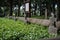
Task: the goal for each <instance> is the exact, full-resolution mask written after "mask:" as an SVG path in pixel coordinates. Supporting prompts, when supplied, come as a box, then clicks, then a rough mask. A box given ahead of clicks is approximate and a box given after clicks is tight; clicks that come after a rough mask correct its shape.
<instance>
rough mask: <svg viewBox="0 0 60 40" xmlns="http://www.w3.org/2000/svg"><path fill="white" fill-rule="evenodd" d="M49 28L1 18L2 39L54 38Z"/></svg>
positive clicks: (36, 39)
mask: <svg viewBox="0 0 60 40" xmlns="http://www.w3.org/2000/svg"><path fill="white" fill-rule="evenodd" d="M52 37H55V35H52V34H49V33H48V28H47V27H44V26H42V25H38V24H26V23H24V22H22V21H14V20H12V19H7V18H0V40H1V39H2V40H38V39H42V38H52Z"/></svg>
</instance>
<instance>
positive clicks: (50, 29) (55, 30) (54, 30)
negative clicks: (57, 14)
mask: <svg viewBox="0 0 60 40" xmlns="http://www.w3.org/2000/svg"><path fill="white" fill-rule="evenodd" d="M48 32H49V34H57V28H56V27H54V26H49V28H48Z"/></svg>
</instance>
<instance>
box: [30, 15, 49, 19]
mask: <svg viewBox="0 0 60 40" xmlns="http://www.w3.org/2000/svg"><path fill="white" fill-rule="evenodd" d="M31 18H37V19H45V16H44V15H42V16H32V17H31ZM47 19H49V16H48V18H47Z"/></svg>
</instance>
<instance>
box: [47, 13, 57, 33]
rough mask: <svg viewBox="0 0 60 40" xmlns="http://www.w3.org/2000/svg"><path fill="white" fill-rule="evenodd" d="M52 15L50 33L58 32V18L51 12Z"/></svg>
mask: <svg viewBox="0 0 60 40" xmlns="http://www.w3.org/2000/svg"><path fill="white" fill-rule="evenodd" d="M51 15H52V16H51V17H50V25H49V28H48V32H49V33H50V34H57V28H56V27H55V23H54V22H56V18H55V17H54V14H53V13H51Z"/></svg>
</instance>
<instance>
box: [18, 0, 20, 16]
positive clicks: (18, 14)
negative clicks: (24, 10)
mask: <svg viewBox="0 0 60 40" xmlns="http://www.w3.org/2000/svg"><path fill="white" fill-rule="evenodd" d="M18 16H20V0H19V2H18Z"/></svg>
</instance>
